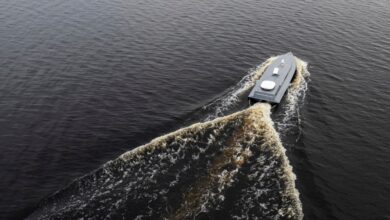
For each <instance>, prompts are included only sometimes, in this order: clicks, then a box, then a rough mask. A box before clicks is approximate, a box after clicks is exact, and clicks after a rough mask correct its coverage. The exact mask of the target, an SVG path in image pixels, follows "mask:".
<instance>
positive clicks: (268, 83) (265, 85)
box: [260, 80, 276, 90]
mask: <svg viewBox="0 0 390 220" xmlns="http://www.w3.org/2000/svg"><path fill="white" fill-rule="evenodd" d="M275 85H276V83H275V82H274V81H270V80H264V81H263V82H262V83H261V85H260V87H261V88H262V89H264V90H273V89H274V88H275Z"/></svg>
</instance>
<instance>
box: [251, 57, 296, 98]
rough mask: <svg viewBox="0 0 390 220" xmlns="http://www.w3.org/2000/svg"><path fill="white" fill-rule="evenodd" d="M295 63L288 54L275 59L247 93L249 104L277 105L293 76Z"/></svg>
mask: <svg viewBox="0 0 390 220" xmlns="http://www.w3.org/2000/svg"><path fill="white" fill-rule="evenodd" d="M295 71H296V62H295V58H294V55H293V54H292V53H291V52H289V53H286V54H283V55H281V56H279V57H278V58H276V60H275V61H273V62H272V63H271V64H270V65H269V66H268V67H267V69H266V70H265V72H264V73H263V75H262V76H261V77H260V79H259V80H257V81H256V85H255V86H254V87H253V89H252V91H251V92H250V93H249V96H248V99H249V103H250V104H253V103H256V102H268V103H271V104H279V103H280V101H281V100H282V98H283V96H284V94H285V93H286V91H287V89H288V87H289V85H290V83H291V80H292V78H293V77H294V75H295Z"/></svg>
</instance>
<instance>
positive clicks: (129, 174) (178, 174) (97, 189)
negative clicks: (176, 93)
mask: <svg viewBox="0 0 390 220" xmlns="http://www.w3.org/2000/svg"><path fill="white" fill-rule="evenodd" d="M294 180H295V176H294V174H293V173H292V168H291V166H290V165H289V161H288V159H287V157H286V155H285V150H284V148H283V146H282V144H281V142H280V139H279V136H278V133H277V132H276V130H275V129H274V127H273V122H272V120H271V117H270V106H269V105H268V104H256V105H254V106H252V107H250V108H248V109H245V110H243V111H240V112H237V113H234V114H231V115H228V116H224V117H220V118H217V119H214V120H212V121H208V122H204V123H196V124H193V125H191V126H189V127H187V128H183V129H180V130H177V131H175V132H172V133H170V134H167V135H164V136H161V137H158V138H156V139H154V140H152V141H151V142H150V143H148V144H146V145H143V146H140V147H138V148H136V149H134V150H132V151H129V152H127V153H124V154H123V155H121V156H120V157H119V158H117V159H115V160H113V161H110V162H108V163H106V164H105V165H104V166H103V167H102V168H100V169H98V170H96V171H94V172H92V173H91V174H88V175H86V176H84V177H82V178H80V179H77V180H75V181H74V182H73V183H72V184H70V185H69V186H67V187H65V188H64V189H62V190H60V191H59V192H57V193H55V194H54V195H52V196H51V197H49V198H47V199H45V200H44V201H42V202H41V203H40V205H39V207H38V208H37V209H36V210H35V211H34V212H33V213H32V214H31V215H30V216H29V217H28V219H78V218H84V219H208V218H217V219H231V218H235V219H302V217H303V213H302V207H301V203H300V201H299V195H298V192H297V190H296V188H295V183H294Z"/></svg>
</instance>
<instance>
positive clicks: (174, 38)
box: [0, 0, 390, 219]
mask: <svg viewBox="0 0 390 220" xmlns="http://www.w3.org/2000/svg"><path fill="white" fill-rule="evenodd" d="M0 4H1V6H2V7H1V8H0V18H1V24H0V57H1V59H0V60H1V61H0V62H1V69H0V70H1V72H0V82H1V83H0V94H1V98H0V106H1V107H0V111H1V112H0V113H1V117H0V149H1V154H0V170H1V171H0V175H1V177H2V181H1V182H0V210H1V211H0V217H1V218H2V219H18V218H22V217H24V216H27V215H29V214H30V213H31V212H33V211H34V210H36V205H37V204H38V203H39V201H41V199H43V198H45V197H46V196H48V195H51V194H53V193H54V192H55V191H57V190H61V189H66V185H68V184H70V183H71V182H72V181H73V180H74V179H75V178H78V177H80V176H83V175H88V173H90V172H91V171H92V170H94V169H98V168H99V167H100V166H101V165H102V164H105V163H106V162H107V161H109V160H113V159H115V158H117V157H118V156H119V155H121V154H123V153H124V152H126V151H128V150H131V149H133V148H135V147H136V146H139V145H142V144H146V143H148V142H149V141H150V140H151V139H152V138H155V137H158V136H160V135H162V134H164V133H168V132H170V131H174V130H176V129H177V128H180V127H184V126H188V125H191V124H193V123H194V122H198V121H203V120H205V119H207V117H208V116H209V113H210V112H212V111H213V109H211V110H210V109H207V108H206V109H204V106H208V104H210V103H213V102H214V101H216V100H220V97H224V95H226V94H228V93H229V91H233V92H234V91H236V90H230V88H235V86H236V85H237V83H238V82H240V80H241V79H242V78H243V77H244V76H246V75H248V73H251V72H252V70H253V69H255V68H256V67H257V66H258V65H260V64H261V63H262V62H263V61H265V60H267V59H268V58H269V57H270V56H271V55H278V54H281V53H285V52H287V51H292V52H294V54H295V55H297V56H298V57H300V58H301V59H303V60H305V61H307V62H308V63H309V70H310V72H311V76H310V83H309V84H308V90H307V91H306V93H305V94H306V98H305V99H300V100H304V101H302V102H303V103H300V105H299V106H300V107H298V108H296V109H295V110H294V111H293V112H296V114H292V117H291V118H290V119H289V120H288V121H283V119H284V118H285V117H284V116H283V115H284V112H285V111H282V110H280V111H279V110H278V112H276V113H275V114H273V117H274V120H275V125H276V128H277V129H278V131H279V132H280V135H281V139H282V142H283V146H284V147H285V148H286V149H287V156H288V158H289V160H290V164H291V166H292V167H293V171H294V173H295V175H296V176H297V181H296V187H297V189H298V191H299V192H300V200H301V201H302V207H303V213H304V215H305V218H307V219H386V218H389V217H390V212H389V206H388V204H390V200H389V199H390V196H389V194H390V185H389V183H388V182H389V180H390V174H389V172H388V169H387V168H388V167H389V165H390V159H389V156H388V155H389V153H390V152H389V149H388V147H387V143H388V141H389V138H388V135H387V131H389V125H388V119H389V113H388V109H389V103H390V102H389V101H390V100H389V99H390V96H389V93H388V89H387V88H388V83H387V82H388V80H389V75H388V73H389V72H390V67H389V64H388V63H389V61H390V60H389V58H388V57H389V55H390V54H389V53H390V52H389V51H390V39H389V38H388V37H387V36H388V35H389V33H390V27H389V26H388V25H387V24H388V21H389V17H390V16H389V12H390V10H389V9H390V4H389V2H388V1H386V0H383V1H381V0H377V1H373V0H369V1H362V0H356V1H347V0H343V1H335V0H329V1H295V0H293V1H287V2H286V1H246V0H244V1H231V2H226V1H218V0H216V1H197V2H191V1H170V0H168V1H121V0H113V1H102V0H100V1H93V2H92V1H85V0H84V1H83V0H70V1H59V0H51V1H46V0H38V1H26V0H13V1H8V0H3V1H1V2H0ZM245 103H246V102H245V94H243V95H241V96H239V97H238V102H235V104H233V105H232V106H229V107H228V109H226V111H227V112H224V113H223V114H225V113H226V114H228V113H232V112H235V111H237V110H239V109H242V108H244V107H245ZM287 109H288V108H287ZM222 110H223V111H225V110H224V109H222ZM297 114H299V117H298V116H297ZM290 115H291V114H290ZM211 117H213V116H211ZM299 121H300V122H299ZM286 122H287V123H286ZM298 122H299V123H298ZM286 126H287V131H285V130H283V128H285V127H286ZM200 186H201V185H200Z"/></svg>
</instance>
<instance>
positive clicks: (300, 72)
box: [276, 57, 310, 133]
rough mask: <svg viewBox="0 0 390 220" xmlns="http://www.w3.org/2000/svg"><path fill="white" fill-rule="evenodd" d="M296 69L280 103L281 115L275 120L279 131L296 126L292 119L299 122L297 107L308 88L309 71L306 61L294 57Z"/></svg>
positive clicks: (285, 130)
mask: <svg viewBox="0 0 390 220" xmlns="http://www.w3.org/2000/svg"><path fill="white" fill-rule="evenodd" d="M295 61H296V65H297V70H296V74H295V77H294V79H293V81H292V82H291V85H290V87H289V89H288V92H287V94H286V98H285V100H284V102H283V103H282V111H281V112H282V114H283V116H282V117H279V119H277V120H276V125H277V130H278V131H279V132H283V133H285V132H287V131H288V130H289V129H291V128H294V127H296V126H297V124H296V123H294V121H293V119H294V118H295V119H296V120H297V123H298V125H299V124H300V120H301V119H300V112H299V107H300V106H301V104H303V101H304V100H305V96H306V91H307V89H308V80H309V78H308V77H309V76H310V72H309V70H308V68H307V66H308V64H307V62H305V61H303V60H301V59H299V58H297V57H295Z"/></svg>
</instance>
